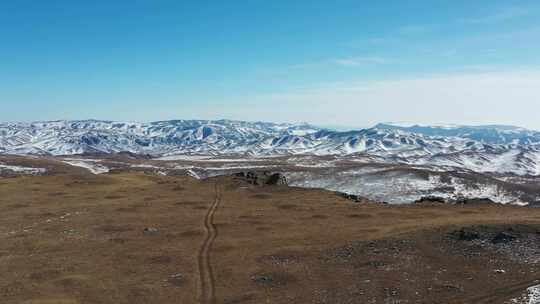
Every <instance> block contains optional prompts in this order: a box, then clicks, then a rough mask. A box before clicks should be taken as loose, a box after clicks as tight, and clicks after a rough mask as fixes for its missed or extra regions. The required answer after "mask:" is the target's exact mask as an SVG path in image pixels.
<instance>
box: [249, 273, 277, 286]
mask: <svg viewBox="0 0 540 304" xmlns="http://www.w3.org/2000/svg"><path fill="white" fill-rule="evenodd" d="M251 280H252V281H253V282H255V283H257V284H269V283H272V281H273V280H272V277H270V276H265V275H258V274H256V275H254V276H252V277H251Z"/></svg>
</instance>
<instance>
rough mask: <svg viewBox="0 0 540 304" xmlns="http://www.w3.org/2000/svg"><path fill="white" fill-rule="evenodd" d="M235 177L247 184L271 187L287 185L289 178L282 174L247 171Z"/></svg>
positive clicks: (235, 174) (236, 174)
mask: <svg viewBox="0 0 540 304" xmlns="http://www.w3.org/2000/svg"><path fill="white" fill-rule="evenodd" d="M233 176H234V177H237V178H239V179H242V180H244V181H245V182H247V183H249V184H252V185H255V186H260V185H269V186H282V185H287V178H286V177H285V175H283V174H282V173H272V172H269V171H264V172H256V171H246V172H238V173H234V174H233Z"/></svg>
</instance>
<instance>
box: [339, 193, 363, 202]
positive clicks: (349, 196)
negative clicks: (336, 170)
mask: <svg viewBox="0 0 540 304" xmlns="http://www.w3.org/2000/svg"><path fill="white" fill-rule="evenodd" d="M337 193H338V194H339V195H340V196H341V197H344V198H346V199H348V200H351V201H354V202H357V203H367V202H371V201H370V200H369V199H368V198H365V197H363V196H360V195H356V194H348V193H345V192H337Z"/></svg>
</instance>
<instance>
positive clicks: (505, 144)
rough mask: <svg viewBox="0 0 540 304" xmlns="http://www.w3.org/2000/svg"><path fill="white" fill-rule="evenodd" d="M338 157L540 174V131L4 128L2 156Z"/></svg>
mask: <svg viewBox="0 0 540 304" xmlns="http://www.w3.org/2000/svg"><path fill="white" fill-rule="evenodd" d="M118 152H131V153H136V154H145V155H146V154H147V155H150V156H151V157H154V158H168V159H174V158H175V157H183V156H185V155H210V156H212V155H214V156H215V155H235V156H245V157H265V156H279V155H317V156H324V155H338V156H358V155H364V156H369V157H373V158H374V159H377V161H379V162H386V163H395V164H408V165H422V166H434V167H437V168H439V169H440V170H452V169H455V168H461V169H467V170H472V171H476V172H497V173H513V174H517V175H539V174H540V132H536V131H531V130H526V129H523V128H517V127H511V126H498V125H491V126H474V127H471V126H419V125H413V126H400V125H393V124H378V125H376V126H374V127H373V128H367V129H361V130H353V131H345V132H343V131H333V130H328V129H322V128H318V127H315V126H312V125H309V124H275V123H267V122H244V121H230V120H217V121H205V120H173V121H159V122H151V123H132V122H114V121H100V120H82V121H50V122H34V123H3V124H0V153H1V154H16V155H29V154H30V155H52V156H59V155H77V154H88V153H107V154H108V153H118Z"/></svg>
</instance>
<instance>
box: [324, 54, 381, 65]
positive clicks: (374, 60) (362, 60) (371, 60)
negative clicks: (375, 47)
mask: <svg viewBox="0 0 540 304" xmlns="http://www.w3.org/2000/svg"><path fill="white" fill-rule="evenodd" d="M390 62H391V60H390V59H388V58H383V57H376V56H367V57H348V58H339V59H335V60H334V63H336V64H338V65H341V66H363V65H366V64H387V63H390Z"/></svg>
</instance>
